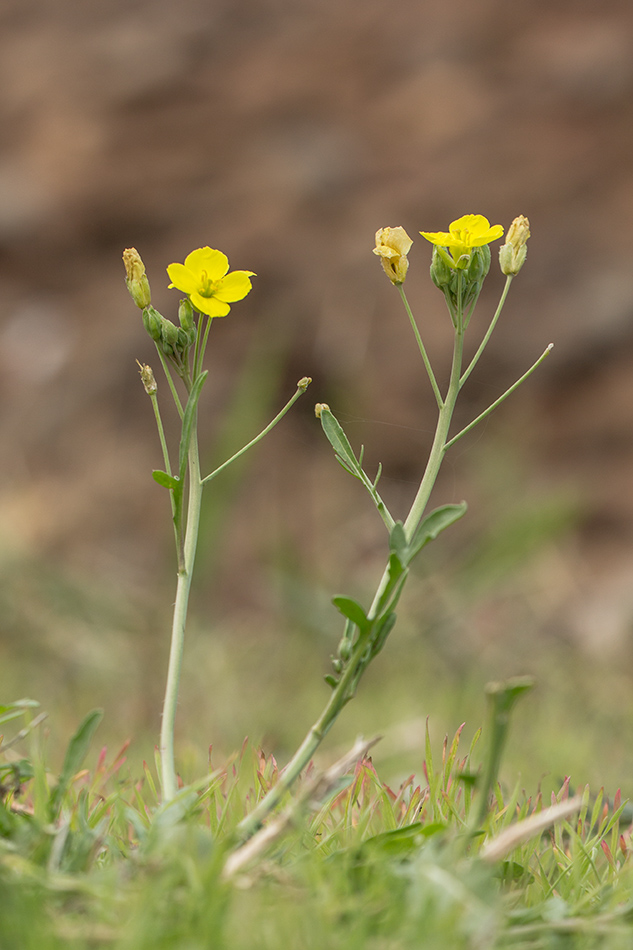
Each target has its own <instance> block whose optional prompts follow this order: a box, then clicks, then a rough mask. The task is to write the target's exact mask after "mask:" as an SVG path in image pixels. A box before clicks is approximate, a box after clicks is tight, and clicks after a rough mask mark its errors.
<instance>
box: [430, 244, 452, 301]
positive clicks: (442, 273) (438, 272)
mask: <svg viewBox="0 0 633 950" xmlns="http://www.w3.org/2000/svg"><path fill="white" fill-rule="evenodd" d="M446 257H447V254H446V251H444V253H443V254H442V253H441V252H440V251H439V249H438V248H437V247H434V248H433V256H432V257H431V280H432V281H433V283H434V284H435V286H436V287H439V288H440V290H443V289H444V288H445V287H448V286H449V285H450V283H451V281H452V279H453V276H454V274H455V271H454V270H453V268H452V267H451V266H450V264H449V263H448V261H447V260H446Z"/></svg>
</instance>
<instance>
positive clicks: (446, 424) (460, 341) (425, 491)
mask: <svg viewBox="0 0 633 950" xmlns="http://www.w3.org/2000/svg"><path fill="white" fill-rule="evenodd" d="M457 324H458V328H457V329H456V330H455V342H454V345H453V363H452V367H451V378H450V382H449V384H448V391H447V393H446V399H445V400H444V403H443V405H442V406H441V407H440V412H439V417H438V420H437V427H436V429H435V437H434V439H433V445H432V446H431V451H430V453H429V460H428V462H427V463H426V469H425V471H424V475H423V476H422V481H421V482H420V487H419V488H418V491H417V494H416V496H415V498H414V500H413V504H412V505H411V510H410V511H409V514H408V515H407V518H406V520H405V522H404V533H405V535H406V537H407V540H411V538H412V537H413V535H414V533H415V529H416V528H417V526H418V525H419V523H420V521H421V519H422V516H423V514H424V510H425V508H426V506H427V504H428V501H429V497H430V495H431V491H432V490H433V486H434V484H435V482H436V480H437V476H438V472H439V470H440V466H441V465H442V462H443V460H444V455H445V453H446V439H447V436H448V430H449V428H450V425H451V419H452V418H453V412H454V409H455V403H456V402H457V397H458V396H459V385H460V383H459V377H460V373H461V368H462V354H463V351H464V333H463V330H460V329H459V326H460V324H461V320H458V321H457Z"/></svg>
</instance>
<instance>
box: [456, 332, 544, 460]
mask: <svg viewBox="0 0 633 950" xmlns="http://www.w3.org/2000/svg"><path fill="white" fill-rule="evenodd" d="M553 346H554V344H553V343H550V344H549V346H548V347H547V349H546V350H544V351H543V352H542V353H541V355H540V356H539V358H538V359H537V361H536V362H535V363H533V364H532V365H531V366H530V368H529V369H528V370H527V372H525V373H524V374H523V376H521V378H520V379H517V381H516V383H513V384H512V386H510V388H509V389H506V391H505V392H504V393H503V395H502V396H499V398H498V399H495V401H494V402H493V403H492V405H490V406H488V408H487V409H484V411H483V412H481V413H480V414H479V415H478V416H477V418H476V419H473V421H472V422H470V423H469V424H468V425H467V426H465V427H464V428H463V429H462V430H461V431H460V432H458V433H457V435H454V436H453V438H452V439H449V441H448V442H447V443H446V445H445V446H444V451H447V450H448V449H450V447H451V446H452V445H455V443H456V442H457V440H458V439H461V437H462V436H463V435H466V433H467V432H470V430H471V429H474V428H475V426H476V425H479V423H480V422H482V421H483V420H484V419H485V418H486V416H489V415H490V413H491V412H494V410H495V409H496V408H497V406H500V405H501V403H502V402H503V401H504V400H505V399H507V398H508V396H511V395H512V393H513V392H514V390H515V389H518V388H519V386H520V385H521V383H524V382H525V380H526V379H527V378H528V376H531V375H532V373H533V372H534V370H535V369H536V368H537V366H540V365H541V363H542V362H543V360H544V359H545V357H546V356H549V353H550V351H551V350H552V348H553Z"/></svg>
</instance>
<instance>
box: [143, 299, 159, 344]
mask: <svg viewBox="0 0 633 950" xmlns="http://www.w3.org/2000/svg"><path fill="white" fill-rule="evenodd" d="M143 326H144V327H145V329H146V330H147V332H148V333H149V335H150V336H151V338H152V340H153V341H154V343H158V341H159V340H160V339H161V337H162V333H163V317H162V315H161V314H160V313H159V312H158V310H154V308H153V307H145V309H144V310H143Z"/></svg>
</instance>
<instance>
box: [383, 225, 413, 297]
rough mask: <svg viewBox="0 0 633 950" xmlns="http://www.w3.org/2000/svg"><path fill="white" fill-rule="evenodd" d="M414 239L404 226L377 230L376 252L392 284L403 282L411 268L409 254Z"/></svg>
mask: <svg viewBox="0 0 633 950" xmlns="http://www.w3.org/2000/svg"><path fill="white" fill-rule="evenodd" d="M412 244H413V241H412V240H411V238H410V237H409V235H408V234H407V232H406V231H405V229H404V228H401V227H398V228H380V229H379V230H378V231H376V247H375V248H374V254H377V255H378V257H379V258H380V263H381V264H382V266H383V270H384V272H385V274H386V275H387V277H388V278H389V280H390V281H391V283H392V284H396V285H397V284H403V283H404V279H405V277H406V276H407V271H408V269H409V261H408V260H407V254H408V253H409V251H410V250H411V245H412Z"/></svg>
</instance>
